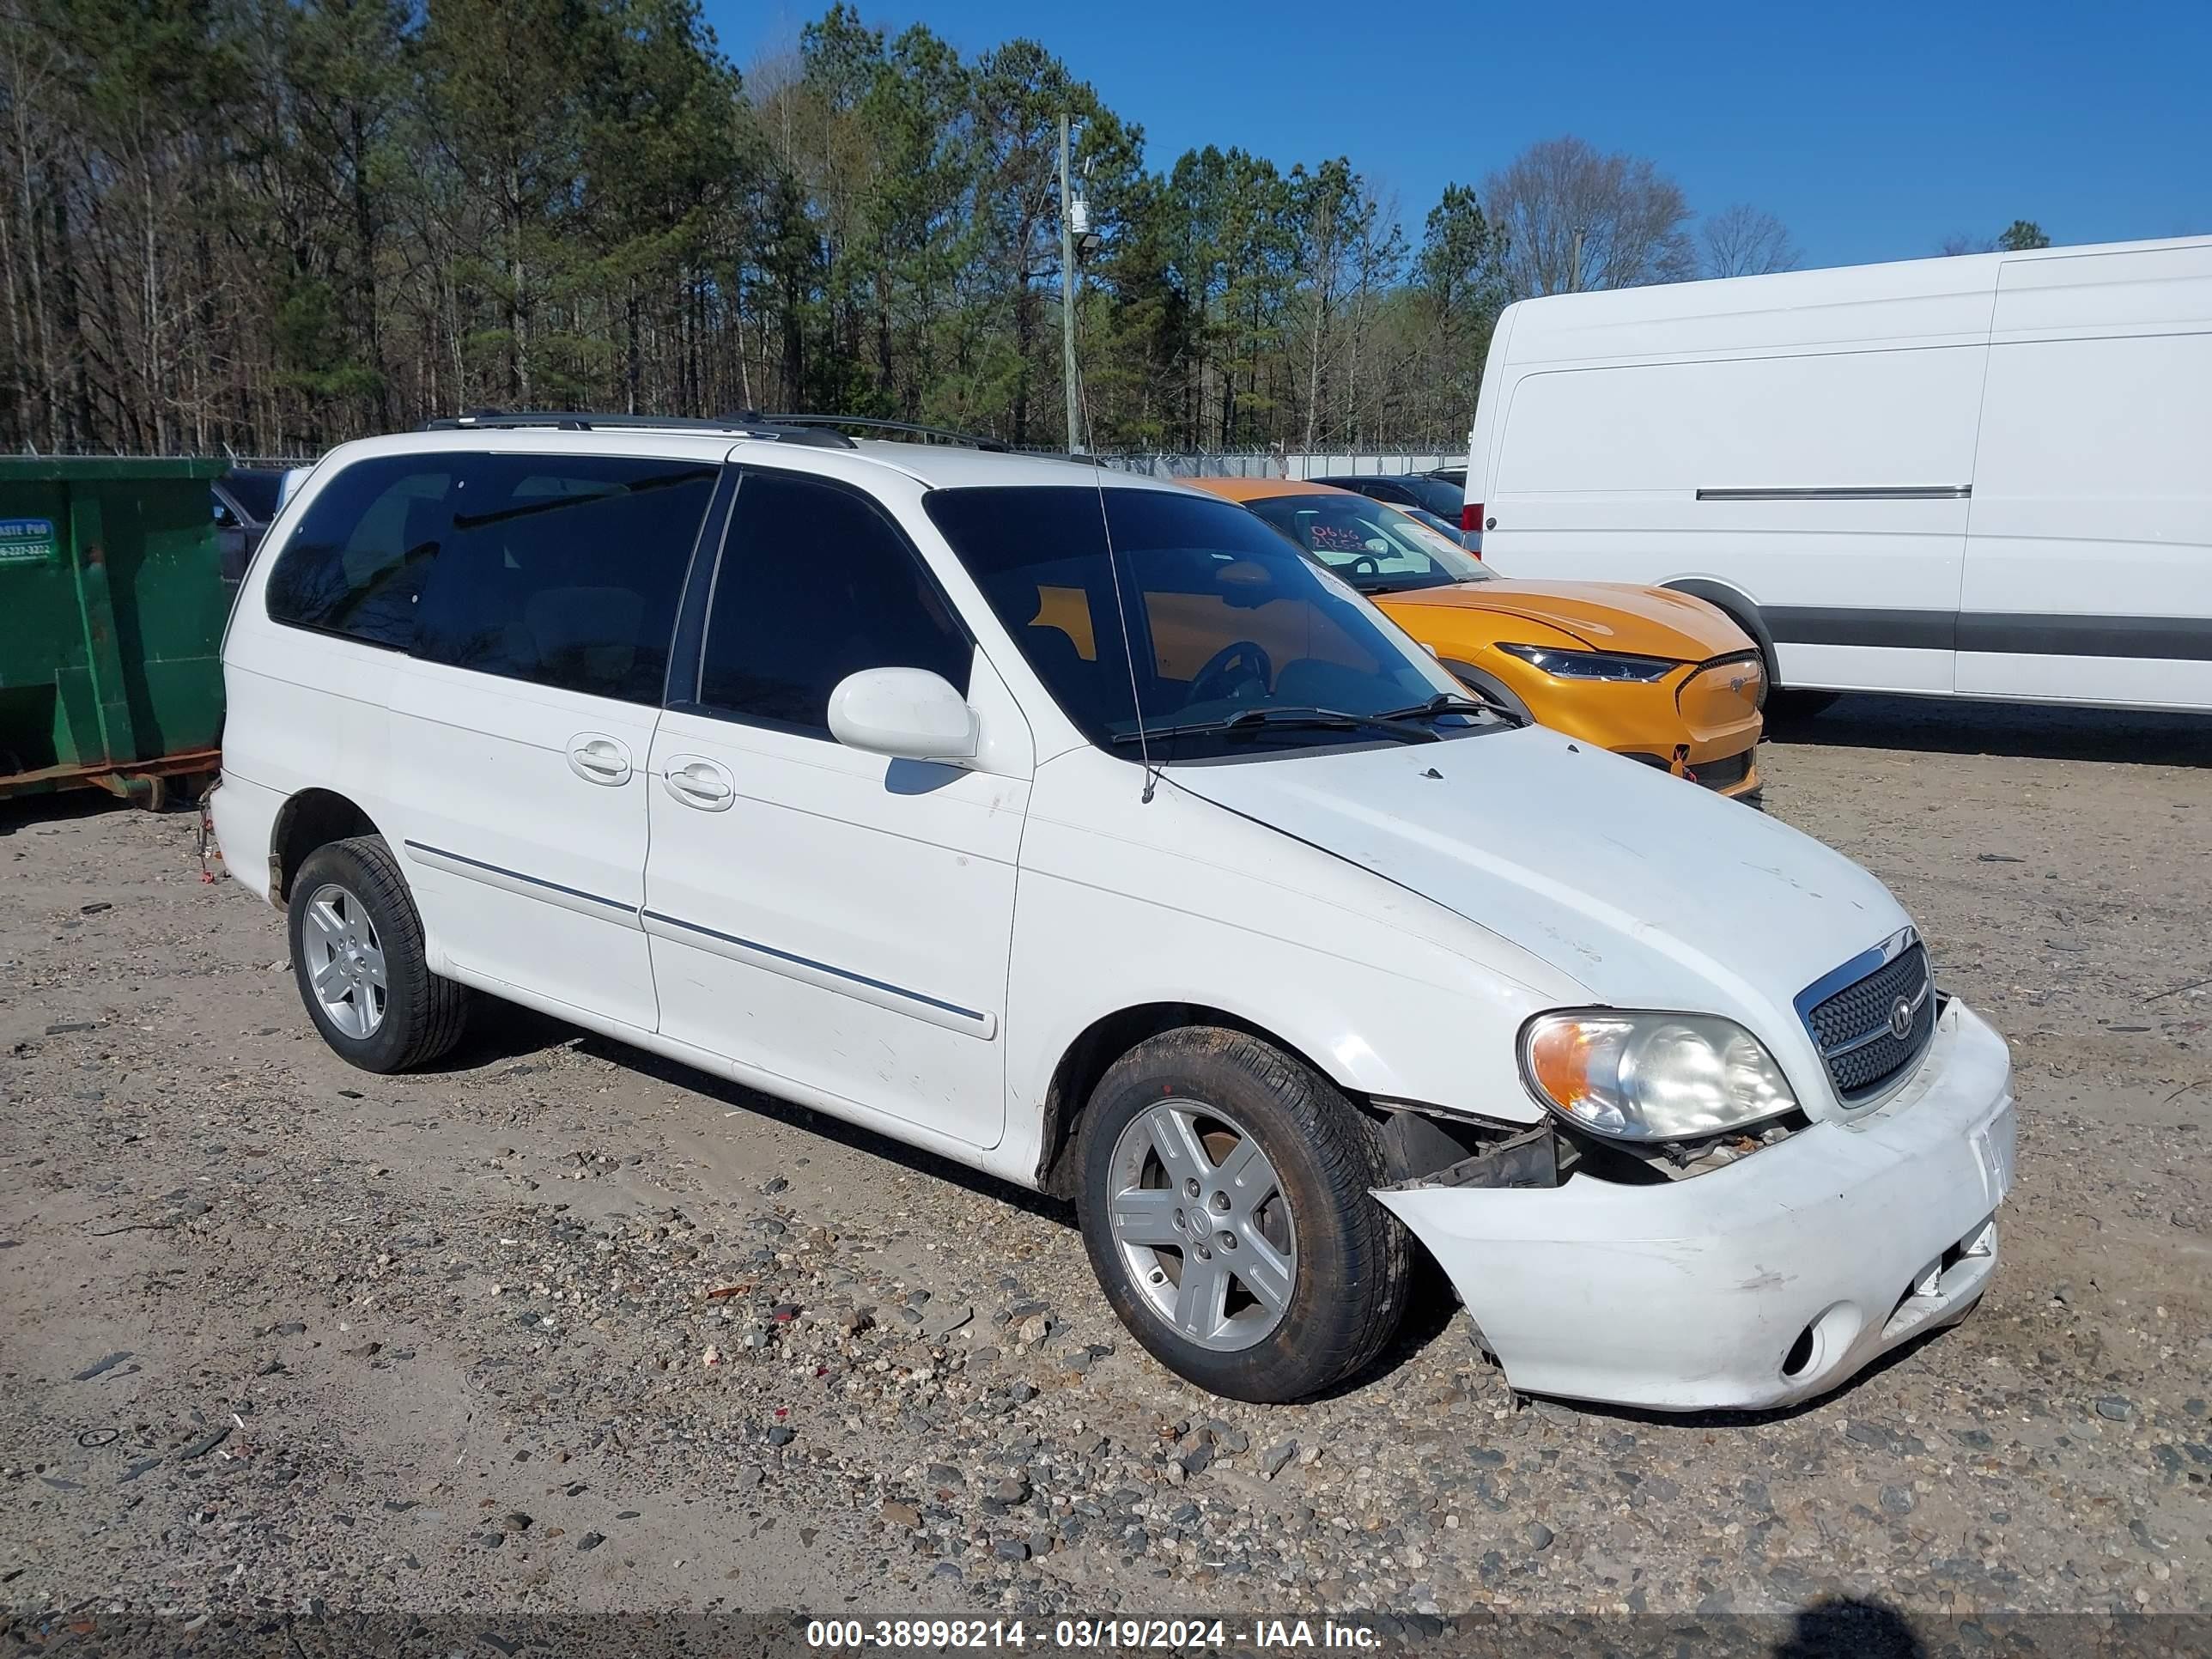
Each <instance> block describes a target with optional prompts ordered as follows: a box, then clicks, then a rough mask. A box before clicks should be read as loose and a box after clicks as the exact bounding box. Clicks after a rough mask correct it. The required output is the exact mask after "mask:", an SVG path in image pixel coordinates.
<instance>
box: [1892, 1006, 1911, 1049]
mask: <svg viewBox="0 0 2212 1659" xmlns="http://www.w3.org/2000/svg"><path fill="white" fill-rule="evenodd" d="M1889 1034H1890V1036H1893V1037H1895V1038H1896V1039H1897V1040H1898V1041H1899V1042H1904V1041H1905V1038H1907V1037H1909V1036H1911V1035H1912V1005H1911V1003H1909V1002H1907V1001H1906V1000H1905V999H1904V998H1903V997H1899V998H1898V1000H1896V1001H1894V1002H1893V1003H1891V1004H1890V1005H1889Z"/></svg>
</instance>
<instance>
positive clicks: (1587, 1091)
mask: <svg viewBox="0 0 2212 1659" xmlns="http://www.w3.org/2000/svg"><path fill="white" fill-rule="evenodd" d="M1521 1073H1522V1077H1523V1078H1525V1079H1527V1080H1528V1088H1529V1091H1530V1092H1531V1093H1533V1094H1534V1096H1535V1097H1536V1098H1537V1099H1538V1100H1540V1101H1541V1102H1542V1103H1544V1104H1545V1105H1546V1106H1547V1107H1549V1108H1550V1109H1552V1110H1553V1111H1554V1112H1557V1113H1558V1114H1559V1115H1560V1116H1561V1117H1564V1118H1565V1119H1566V1120H1567V1121H1569V1122H1571V1123H1576V1124H1579V1125H1580V1126H1581V1127H1583V1128H1585V1129H1588V1130H1589V1131H1590V1132H1591V1133H1594V1134H1601V1135H1606V1136H1609V1137H1611V1138H1612V1139H1616V1140H1695V1139H1702V1138H1703V1137H1705V1136H1707V1135H1716V1134H1721V1133H1725V1132H1727V1131H1729V1130H1732V1129H1739V1128H1741V1127H1743V1126H1745V1125H1746V1124H1750V1123H1757V1122H1759V1121H1762V1120H1764V1119H1766V1118H1770V1117H1778V1116H1779V1115H1782V1114H1783V1113H1784V1112H1787V1111H1790V1110H1791V1109H1793V1108H1795V1107H1796V1104H1797V1097H1796V1095H1794V1094H1792V1093H1791V1092H1790V1084H1789V1080H1788V1079H1785V1078H1784V1076H1783V1075H1782V1068H1781V1067H1780V1066H1778V1065H1776V1064H1775V1063H1774V1057H1773V1055H1771V1054H1768V1053H1767V1052H1766V1048H1765V1045H1764V1044H1763V1043H1761V1042H1759V1039H1758V1038H1757V1037H1755V1036H1752V1034H1751V1033H1750V1032H1748V1031H1747V1030H1744V1029H1743V1027H1742V1026H1741V1025H1739V1024H1736V1023H1735V1021H1734V1020H1732V1019H1722V1018H1719V1017H1717V1015H1711V1014H1674V1013H1635V1012H1622V1011H1620V1010H1615V1009H1610V1008H1592V1009H1587V1010H1582V1011H1576V1012H1559V1013H1549V1014H1539V1015H1537V1016H1536V1017H1535V1018H1534V1019H1532V1020H1530V1021H1529V1022H1528V1024H1526V1025H1524V1026H1523V1027H1522V1030H1521Z"/></svg>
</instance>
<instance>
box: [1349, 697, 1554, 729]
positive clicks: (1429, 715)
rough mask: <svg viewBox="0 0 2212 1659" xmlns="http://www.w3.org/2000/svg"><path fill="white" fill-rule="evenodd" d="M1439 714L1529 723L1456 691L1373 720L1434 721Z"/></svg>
mask: <svg viewBox="0 0 2212 1659" xmlns="http://www.w3.org/2000/svg"><path fill="white" fill-rule="evenodd" d="M1439 714H1495V715H1497V716H1498V718H1499V719H1500V720H1511V721H1512V722H1513V723H1514V724H1515V725H1516V726H1527V725H1529V724H1530V723H1531V722H1530V721H1529V720H1526V719H1524V718H1522V715H1521V714H1518V713H1516V711H1515V710H1513V709H1510V708H1505V707H1504V706H1503V705H1502V704H1499V703H1494V702H1484V701H1483V700H1482V699H1481V698H1480V697H1463V696H1461V695H1460V694H1459V693H1458V692H1456V691H1439V692H1437V695H1436V696H1433V697H1431V698H1430V699H1429V700H1428V701H1427V702H1417V703H1415V704H1414V705H1413V707H1412V708H1386V709H1384V710H1383V713H1381V714H1377V715H1376V716H1374V718H1375V719H1376V720H1434V719H1435V718H1436V717H1437V715H1439Z"/></svg>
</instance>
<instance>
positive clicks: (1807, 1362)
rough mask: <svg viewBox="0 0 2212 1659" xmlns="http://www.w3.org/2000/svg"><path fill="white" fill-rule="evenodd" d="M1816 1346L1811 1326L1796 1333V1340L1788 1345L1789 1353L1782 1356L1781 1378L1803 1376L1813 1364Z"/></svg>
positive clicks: (1816, 1322)
mask: <svg viewBox="0 0 2212 1659" xmlns="http://www.w3.org/2000/svg"><path fill="white" fill-rule="evenodd" d="M1818 1323H1819V1321H1818V1320H1815V1321H1814V1324H1815V1325H1817V1324H1818ZM1818 1346H1819V1343H1818V1340H1817V1339H1816V1338H1815V1337H1814V1332H1813V1326H1812V1325H1808V1326H1807V1327H1806V1328H1804V1329H1803V1330H1802V1331H1800V1332H1798V1333H1797V1340H1796V1341H1795V1342H1792V1343H1791V1344H1790V1352H1788V1353H1786V1354H1784V1355H1783V1356H1782V1374H1783V1376H1788V1377H1799V1376H1804V1375H1805V1372H1806V1370H1808V1368H1809V1367H1810V1366H1811V1365H1812V1364H1813V1354H1814V1350H1815V1349H1816V1348H1817V1347H1818Z"/></svg>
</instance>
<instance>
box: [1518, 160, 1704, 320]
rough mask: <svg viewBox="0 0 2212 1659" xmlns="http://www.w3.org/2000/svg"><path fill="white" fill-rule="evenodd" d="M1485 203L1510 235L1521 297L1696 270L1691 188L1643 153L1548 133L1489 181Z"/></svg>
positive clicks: (1663, 279) (1674, 277)
mask: <svg viewBox="0 0 2212 1659" xmlns="http://www.w3.org/2000/svg"><path fill="white" fill-rule="evenodd" d="M1482 204H1483V210H1484V212H1485V213H1486V214H1487V215H1488V216H1489V219H1490V222H1491V224H1492V226H1494V227H1495V228H1497V229H1498V231H1499V232H1500V233H1502V234H1504V238H1505V258H1504V272H1505V280H1506V284H1507V286H1508V288H1509V289H1510V290H1511V292H1512V294H1513V295H1514V297H1516V298H1520V297H1523V296H1526V295H1534V294H1564V293H1566V292H1568V291H1570V290H1572V289H1592V288H1633V287H1636V286H1638V285H1640V284H1643V283H1679V282H1682V281H1685V280H1686V279H1687V278H1689V277H1691V276H1695V275H1696V274H1697V268H1698V259H1697V252H1696V250H1695V248H1694V247H1692V245H1691V241H1690V236H1689V233H1688V232H1687V231H1686V229H1685V228H1683V227H1684V224H1685V222H1686V221H1687V220H1688V218H1689V217H1690V204H1689V203H1688V201H1687V200H1686V198H1685V197H1683V194H1682V187H1681V186H1680V185H1678V184H1676V183H1675V182H1674V180H1673V179H1669V178H1668V177H1667V175H1666V174H1665V173H1662V172H1660V171H1659V169H1658V168H1657V167H1655V166H1654V165H1653V164H1652V163H1651V162H1650V161H1646V160H1645V159H1644V157H1642V156H1640V155H1603V154H1601V153H1600V152H1599V151H1598V150H1597V149H1595V148H1593V147H1592V146H1591V145H1589V143H1585V142H1584V141H1583V140H1582V139H1580V138H1575V137H1565V138H1547V139H1546V140H1544V141H1543V142H1542V143H1536V144H1531V145H1530V146H1529V147H1528V149H1525V150H1523V151H1522V152H1521V154H1520V155H1517V156H1516V157H1514V159H1513V160H1512V161H1511V162H1510V163H1509V164H1508V165H1507V166H1505V167H1504V168H1502V169H1500V170H1499V171H1498V172H1496V173H1492V174H1491V175H1490V177H1489V178H1488V179H1486V180H1485V181H1484V183H1483V187H1482Z"/></svg>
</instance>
